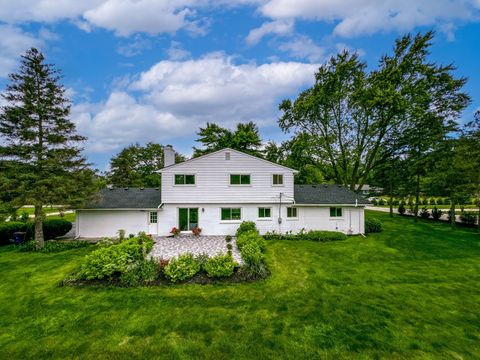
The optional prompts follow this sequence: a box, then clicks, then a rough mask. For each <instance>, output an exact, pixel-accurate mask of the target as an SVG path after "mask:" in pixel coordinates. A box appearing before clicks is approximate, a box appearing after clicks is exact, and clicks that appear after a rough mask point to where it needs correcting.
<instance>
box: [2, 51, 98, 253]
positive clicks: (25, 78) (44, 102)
mask: <svg viewBox="0 0 480 360" xmlns="http://www.w3.org/2000/svg"><path fill="white" fill-rule="evenodd" d="M9 78H10V83H9V84H8V85H7V88H6V91H5V92H4V93H3V94H2V96H3V98H4V99H5V101H6V103H7V104H6V105H5V106H3V108H2V111H1V113H0V136H1V138H2V145H1V146H0V160H3V161H2V167H3V168H2V172H3V171H4V174H6V175H5V176H4V177H2V182H1V183H0V190H1V191H2V192H5V193H7V194H10V199H9V202H10V203H13V204H15V205H16V206H21V205H24V204H32V205H34V206H35V241H36V245H37V248H42V247H43V246H44V238H43V228H42V221H43V211H42V208H43V206H44V205H51V204H65V205H76V204H80V203H82V202H83V201H84V200H85V199H86V197H87V196H88V195H90V194H91V193H92V192H93V191H94V185H93V184H94V183H93V171H92V170H90V169H89V168H88V164H87V163H86V160H85V158H84V157H83V156H82V154H81V152H82V147H81V143H82V142H83V141H84V140H85V138H84V137H82V136H80V135H78V134H77V133H76V128H75V124H74V123H73V122H72V121H71V120H70V119H69V115H70V102H69V100H68V99H67V98H66V96H65V88H64V87H63V85H61V84H60V78H61V76H60V73H59V71H58V70H57V69H55V68H54V67H53V66H52V65H50V64H47V63H46V62H45V57H44V55H43V54H42V53H41V52H39V51H38V50H37V49H34V48H32V49H30V50H28V51H27V52H26V53H25V54H24V55H23V56H22V59H21V63H20V66H19V69H18V71H17V72H16V73H13V74H11V75H10V76H9Z"/></svg>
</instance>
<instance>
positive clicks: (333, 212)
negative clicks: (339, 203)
mask: <svg viewBox="0 0 480 360" xmlns="http://www.w3.org/2000/svg"><path fill="white" fill-rule="evenodd" d="M330 217H342V208H340V207H331V208H330Z"/></svg>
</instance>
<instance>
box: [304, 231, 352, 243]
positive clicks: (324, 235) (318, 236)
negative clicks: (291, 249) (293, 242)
mask: <svg viewBox="0 0 480 360" xmlns="http://www.w3.org/2000/svg"><path fill="white" fill-rule="evenodd" d="M296 237H297V240H310V241H338V240H345V239H346V238H347V235H345V234H344V233H342V232H339V231H319V230H310V231H308V232H301V233H299V234H297V236H296Z"/></svg>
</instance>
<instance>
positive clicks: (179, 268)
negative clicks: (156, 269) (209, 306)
mask: <svg viewBox="0 0 480 360" xmlns="http://www.w3.org/2000/svg"><path fill="white" fill-rule="evenodd" d="M199 271H200V264H199V263H198V261H197V260H195V258H194V257H193V255H192V254H184V255H180V256H179V257H178V258H173V259H171V260H170V262H169V263H168V265H167V266H165V269H164V273H165V275H166V276H167V277H168V278H169V279H170V280H171V281H172V282H177V281H181V280H186V279H190V278H191V277H193V276H194V275H195V274H196V273H198V272H199Z"/></svg>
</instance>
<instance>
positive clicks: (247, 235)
mask: <svg viewBox="0 0 480 360" xmlns="http://www.w3.org/2000/svg"><path fill="white" fill-rule="evenodd" d="M249 242H255V243H256V244H257V245H258V247H259V248H260V250H261V251H264V250H265V247H266V243H265V240H264V239H263V238H262V237H261V236H260V235H258V233H257V232H256V231H248V232H244V233H242V234H241V235H240V236H238V237H237V246H238V249H239V250H242V248H243V247H244V246H245V244H247V243H249Z"/></svg>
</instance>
